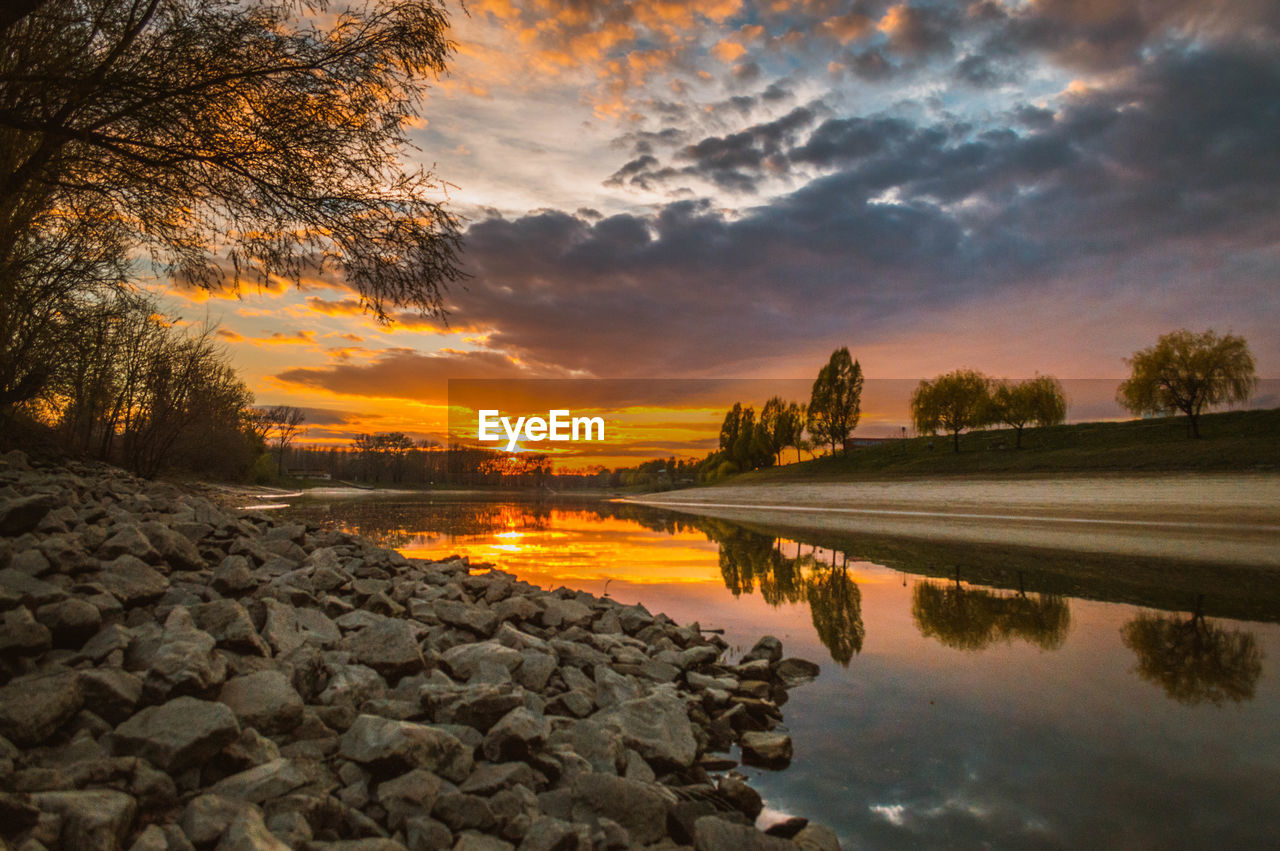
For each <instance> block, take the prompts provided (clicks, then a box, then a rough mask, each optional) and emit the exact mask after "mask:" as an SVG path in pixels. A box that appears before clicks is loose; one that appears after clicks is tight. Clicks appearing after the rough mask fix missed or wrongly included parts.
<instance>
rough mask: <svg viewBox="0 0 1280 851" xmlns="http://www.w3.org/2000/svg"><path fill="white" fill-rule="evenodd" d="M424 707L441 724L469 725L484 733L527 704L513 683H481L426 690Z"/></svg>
mask: <svg viewBox="0 0 1280 851" xmlns="http://www.w3.org/2000/svg"><path fill="white" fill-rule="evenodd" d="M421 700H422V708H423V709H424V710H425V711H426V713H427V715H428V716H429V717H430V718H431V719H432V720H433V721H435V722H436V723H439V724H466V725H467V726H469V727H474V728H476V729H477V730H479V731H480V732H481V733H485V732H488V730H489V728H490V727H492V726H493V725H494V724H496V723H497V722H498V720H499V719H500V718H502V716H504V715H506V714H507V713H508V712H510V711H511V710H512V709H515V708H516V707H517V706H520V705H522V704H523V703H524V695H523V693H522V692H521V691H520V690H519V689H518V688H516V687H515V686H513V685H512V684H510V683H506V684H497V685H494V684H490V683H477V684H474V685H473V684H470V683H469V684H467V685H465V686H461V687H459V686H451V687H447V688H445V687H437V686H434V685H429V686H427V687H425V688H423V689H422V693H421Z"/></svg>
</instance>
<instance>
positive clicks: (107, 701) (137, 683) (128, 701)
mask: <svg viewBox="0 0 1280 851" xmlns="http://www.w3.org/2000/svg"><path fill="white" fill-rule="evenodd" d="M80 687H81V688H82V689H83V691H84V701H85V705H87V706H91V707H93V711H94V713H95V714H97V715H99V716H101V717H102V718H103V719H104V720H106V721H109V722H110V723H112V724H119V723H120V722H121V721H123V720H124V719H126V718H128V717H129V716H130V715H132V714H133V710H134V707H136V706H137V705H138V701H139V700H141V699H142V679H141V678H139V677H137V676H136V675H134V674H131V673H129V672H128V671H126V670H124V669H122V668H91V669H89V670H87V671H84V672H82V673H81V674H80Z"/></svg>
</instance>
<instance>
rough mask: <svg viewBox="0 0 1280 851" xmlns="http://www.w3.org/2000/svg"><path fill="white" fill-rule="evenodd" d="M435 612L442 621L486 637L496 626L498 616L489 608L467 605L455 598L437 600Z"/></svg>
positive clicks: (491, 633)
mask: <svg viewBox="0 0 1280 851" xmlns="http://www.w3.org/2000/svg"><path fill="white" fill-rule="evenodd" d="M435 613H436V617H438V618H439V619H440V620H441V622H442V623H446V624H448V625H449V626H456V627H458V628H460V629H465V630H469V631H471V632H474V633H475V634H476V635H481V636H485V637H488V636H490V635H493V631H494V630H495V629H497V628H498V616H497V615H496V614H494V613H493V611H492V610H491V609H486V608H482V607H480V606H468V605H467V604H466V603H459V602H457V601H455V600H437V601H436V602H435Z"/></svg>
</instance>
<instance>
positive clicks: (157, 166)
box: [0, 0, 460, 404]
mask: <svg viewBox="0 0 1280 851" xmlns="http://www.w3.org/2000/svg"><path fill="white" fill-rule="evenodd" d="M0 44H2V45H3V47H2V48H0V402H4V403H10V404H12V403H15V402H21V401H24V400H25V399H30V398H32V397H33V396H35V395H36V394H37V393H39V392H40V391H41V389H42V388H43V386H44V385H45V384H46V383H47V379H48V376H47V375H46V374H45V373H44V370H43V368H42V367H41V365H40V364H41V360H40V357H39V355H40V354H41V353H42V352H47V351H52V350H56V348H57V346H58V345H60V343H61V340H62V339H63V338H64V337H65V335H66V334H67V333H69V328H73V327H74V322H73V321H72V320H70V319H69V318H68V317H71V316H74V314H75V313H76V312H77V311H79V310H82V309H85V308H86V304H87V303H88V304H89V306H91V305H92V302H94V301H101V300H102V299H104V298H107V297H109V296H110V294H111V293H112V292H115V291H118V287H119V286H120V284H121V283H122V282H123V281H124V280H125V278H126V277H127V276H128V275H131V274H134V271H133V265H134V261H136V260H137V259H139V258H148V259H149V260H150V261H151V263H152V270H153V271H154V272H155V273H157V274H159V275H160V276H162V277H163V276H170V277H172V278H173V279H175V280H177V281H180V282H184V283H187V284H191V285H198V286H204V287H215V286H222V285H228V286H239V285H241V284H242V283H249V284H254V283H256V284H259V285H261V284H266V283H271V282H275V281H280V280H283V281H289V282H295V283H297V282H300V281H302V280H303V279H304V278H306V277H308V276H316V277H322V276H326V275H330V274H337V275H340V276H341V278H342V280H343V281H344V282H345V283H346V285H348V286H350V287H351V288H352V289H353V290H354V291H355V292H356V293H357V294H358V295H359V297H360V300H361V302H362V303H363V304H364V305H365V306H366V308H367V309H369V310H370V311H372V312H373V313H374V314H375V315H376V316H378V317H379V318H381V319H385V318H387V317H388V315H389V312H390V310H392V309H393V308H397V307H398V308H409V309H415V310H419V311H422V312H425V313H440V312H441V311H442V308H443V301H442V292H443V288H444V287H445V286H446V285H447V284H448V283H449V282H450V281H453V280H455V279H456V278H457V277H459V275H460V272H459V270H458V268H457V265H456V261H457V252H458V250H459V247H460V242H459V226H458V224H457V222H456V220H455V219H454V217H453V216H451V215H450V213H449V212H448V211H447V210H446V208H445V207H444V206H443V205H442V202H443V200H444V195H443V190H444V188H445V187H444V186H443V185H442V184H441V183H440V181H439V180H437V179H436V178H435V177H434V176H433V175H432V174H431V173H429V172H427V171H425V170H422V169H408V168H406V167H405V165H404V164H403V161H402V153H403V152H404V150H405V148H406V146H407V143H408V140H407V136H406V129H407V127H408V126H409V124H410V122H412V121H413V120H414V118H415V116H416V110H417V108H418V105H419V102H420V99H421V96H422V94H423V92H424V90H425V88H426V86H427V85H428V84H429V82H430V81H431V80H432V79H434V77H435V75H437V74H439V73H441V72H442V71H443V70H444V69H445V64H446V61H447V60H448V58H449V56H450V55H451V52H452V50H453V45H452V44H451V42H450V41H449V40H448V21H447V17H446V14H445V11H444V9H443V7H442V6H440V5H439V4H438V3H437V2H435V0H411V1H410V0H385V2H372V3H369V4H366V5H355V6H353V7H342V8H340V9H338V8H334V9H329V8H327V7H326V5H325V4H324V3H322V2H314V3H308V2H303V3H297V2H293V0H25V2H21V3H17V4H7V5H6V7H5V11H4V14H3V15H0Z"/></svg>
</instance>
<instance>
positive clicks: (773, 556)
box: [697, 518, 866, 666]
mask: <svg viewBox="0 0 1280 851" xmlns="http://www.w3.org/2000/svg"><path fill="white" fill-rule="evenodd" d="M697 525H698V528H699V529H700V530H701V531H702V532H704V533H706V535H707V537H708V538H711V539H712V540H714V541H716V542H717V543H718V544H719V545H720V575H721V577H723V579H724V584H725V587H726V588H728V589H729V591H730V592H732V593H733V595H734V596H735V597H737V596H740V595H742V594H750V593H752V592H753V591H755V590H756V589H757V588H759V590H760V596H761V598H762V599H763V600H764V601H765V602H766V603H768V604H769V605H771V606H780V605H782V604H783V603H799V602H801V601H802V600H804V601H807V602H808V603H809V613H810V615H811V616H812V618H813V627H814V630H816V631H817V633H818V638H819V640H821V641H822V643H823V644H824V645H825V646H826V648H827V649H828V650H829V651H831V658H832V659H834V660H835V661H837V662H839V663H840V664H841V665H845V666H848V664H849V661H850V660H851V659H852V658H853V656H854V654H855V653H858V652H861V650H862V640H863V637H864V635H865V631H866V630H865V627H864V626H863V623H862V592H861V591H860V590H859V589H858V585H857V583H856V582H854V581H853V580H852V579H851V578H850V577H849V573H848V571H847V570H846V569H845V568H844V566H840V567H836V566H834V565H830V564H826V563H824V562H822V561H820V560H819V559H818V558H817V557H816V556H815V555H814V554H813V553H812V552H810V553H806V554H803V555H796V556H795V557H794V558H792V557H788V556H787V555H785V554H784V553H783V552H782V542H781V540H780V539H778V538H775V537H774V536H772V535H766V534H763V533H760V532H753V531H751V530H750V529H744V528H742V527H741V526H738V525H735V524H733V523H727V522H724V521H719V520H714V519H710V518H699V519H698V524H697Z"/></svg>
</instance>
